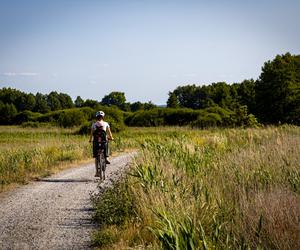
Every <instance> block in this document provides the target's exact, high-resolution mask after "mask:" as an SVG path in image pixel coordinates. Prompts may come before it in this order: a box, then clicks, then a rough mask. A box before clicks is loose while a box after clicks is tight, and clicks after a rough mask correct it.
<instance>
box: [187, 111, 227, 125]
mask: <svg viewBox="0 0 300 250" xmlns="http://www.w3.org/2000/svg"><path fill="white" fill-rule="evenodd" d="M221 124H222V118H221V116H220V115H219V114H215V113H204V114H203V115H200V116H199V118H198V119H197V120H196V121H194V122H193V123H192V124H191V125H192V127H196V128H209V127H216V126H219V125H221Z"/></svg>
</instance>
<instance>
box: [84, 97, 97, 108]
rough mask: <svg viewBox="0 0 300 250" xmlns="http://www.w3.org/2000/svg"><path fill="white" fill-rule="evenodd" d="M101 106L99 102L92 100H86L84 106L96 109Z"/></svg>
mask: <svg viewBox="0 0 300 250" xmlns="http://www.w3.org/2000/svg"><path fill="white" fill-rule="evenodd" d="M98 105H99V102H97V101H95V100H91V99H86V100H85V102H84V103H83V104H82V106H83V107H90V108H93V109H95V108H96V107H97V106H98Z"/></svg>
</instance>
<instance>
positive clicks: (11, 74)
mask: <svg viewBox="0 0 300 250" xmlns="http://www.w3.org/2000/svg"><path fill="white" fill-rule="evenodd" d="M1 75H2V76H37V75H39V73H35V72H5V73H1Z"/></svg>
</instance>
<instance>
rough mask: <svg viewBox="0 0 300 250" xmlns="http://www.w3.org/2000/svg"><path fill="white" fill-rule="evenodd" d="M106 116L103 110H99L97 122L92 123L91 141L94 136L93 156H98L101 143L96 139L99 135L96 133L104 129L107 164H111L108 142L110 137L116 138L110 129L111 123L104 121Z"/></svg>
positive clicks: (111, 138)
mask: <svg viewBox="0 0 300 250" xmlns="http://www.w3.org/2000/svg"><path fill="white" fill-rule="evenodd" d="M104 116H105V113H104V112H103V111H97V113H96V118H97V121H96V122H95V123H93V125H92V128H91V133H90V139H89V142H91V141H92V138H93V157H94V158H96V157H97V153H98V150H99V143H98V141H97V139H96V136H97V135H96V133H97V131H99V130H100V131H104V134H105V138H104V143H103V146H104V147H105V150H104V156H105V159H106V164H110V162H109V161H108V159H107V158H108V143H107V142H108V139H109V140H113V139H114V138H113V136H112V133H111V131H110V126H109V124H108V123H107V122H105V121H104ZM107 135H108V136H107Z"/></svg>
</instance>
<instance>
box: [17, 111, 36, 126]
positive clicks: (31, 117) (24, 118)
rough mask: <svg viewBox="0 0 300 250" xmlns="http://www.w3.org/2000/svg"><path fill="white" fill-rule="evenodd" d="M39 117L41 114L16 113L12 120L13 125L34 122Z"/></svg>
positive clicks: (30, 112) (29, 112)
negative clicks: (13, 121)
mask: <svg viewBox="0 0 300 250" xmlns="http://www.w3.org/2000/svg"><path fill="white" fill-rule="evenodd" d="M41 116H42V114H40V113H36V112H32V111H29V110H25V111H23V112H20V113H18V114H17V115H16V117H15V119H14V120H15V124H21V123H24V122H36V121H37V120H38V118H39V117H41Z"/></svg>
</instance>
